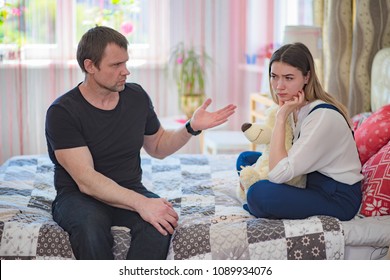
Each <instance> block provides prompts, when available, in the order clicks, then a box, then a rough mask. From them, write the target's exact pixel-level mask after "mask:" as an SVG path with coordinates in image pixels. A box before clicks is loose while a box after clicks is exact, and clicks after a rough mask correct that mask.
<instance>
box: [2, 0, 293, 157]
mask: <svg viewBox="0 0 390 280" xmlns="http://www.w3.org/2000/svg"><path fill="white" fill-rule="evenodd" d="M30 1H31V0H30ZM36 1H39V2H42V1H48V2H56V3H57V14H56V16H57V19H56V20H57V25H56V28H55V30H56V32H57V39H58V40H59V42H60V43H59V44H57V50H59V52H58V51H57V54H59V55H57V56H56V58H55V59H51V57H47V55H48V54H50V53H51V52H52V51H50V48H49V49H43V48H40V47H38V48H35V52H34V51H31V52H30V53H35V55H38V57H36V58H39V59H40V60H33V59H28V57H19V58H18V59H14V60H12V61H11V60H7V59H6V60H3V61H2V62H0V88H1V93H0V109H1V114H0V129H1V136H0V163H2V162H4V161H5V160H6V159H7V158H9V157H10V156H13V155H20V154H38V153H46V152H47V148H46V141H45V136H44V122H45V113H46V110H47V108H48V106H49V105H50V104H51V103H52V102H53V100H54V99H55V98H56V97H58V96H59V95H61V94H63V93H65V92H66V91H68V90H69V89H71V88H73V87H74V86H76V85H77V83H79V82H81V81H82V79H83V75H82V73H81V71H80V70H79V68H78V66H77V64H76V63H75V61H74V55H75V46H76V43H77V39H76V38H75V37H74V36H73V35H72V34H73V33H72V32H73V30H74V28H75V26H74V25H73V24H76V23H74V22H72V21H71V20H70V18H71V17H70V16H69V15H70V13H73V12H74V10H75V9H74V6H73V5H74V3H76V2H75V1H76V0H74V1H60V0H57V1H56V0H36ZM143 1H148V0H143ZM253 1H256V2H257V4H256V5H255V6H252V5H251V2H253ZM22 2H28V0H25V1H22ZM149 2H150V3H152V4H153V5H152V6H153V7H154V9H155V11H157V12H156V13H155V16H154V17H153V18H152V21H151V23H150V26H149V31H150V30H152V31H153V36H152V40H151V42H152V44H153V46H155V48H153V49H151V54H152V55H150V53H149V56H144V57H143V60H144V62H146V63H145V64H142V65H141V63H139V62H140V61H142V60H140V55H141V56H142V54H143V51H142V50H141V51H140V49H137V48H136V46H134V45H132V44H130V50H131V51H130V54H131V57H130V63H129V67H130V72H131V75H130V76H129V78H128V81H129V82H137V83H139V84H141V85H142V86H143V87H144V88H145V90H146V91H147V92H148V93H149V94H150V96H151V98H152V100H153V103H154V105H155V109H156V111H157V113H158V114H159V116H160V117H165V116H170V115H177V114H180V111H179V108H178V102H177V90H176V88H175V83H174V82H173V81H171V80H170V79H169V78H168V76H167V73H166V69H165V62H166V60H167V59H168V57H169V46H173V45H175V44H176V43H178V42H181V41H182V42H184V43H185V44H188V45H190V44H193V45H195V46H198V47H201V48H204V49H205V51H206V52H207V53H208V54H209V55H210V56H211V57H212V59H213V64H212V67H211V69H210V71H209V73H208V76H207V83H206V94H207V95H208V96H209V97H211V98H212V99H213V103H212V105H211V106H210V109H211V110H215V109H217V108H220V107H222V106H225V105H226V104H228V103H234V104H236V105H237V106H238V108H237V112H236V114H235V115H234V116H233V117H232V118H231V120H230V121H229V122H228V124H227V128H228V129H234V130H238V129H239V128H240V126H241V124H242V123H243V122H246V121H248V120H249V95H250V93H251V92H254V91H259V90H260V82H261V71H257V70H256V71H248V70H247V69H246V68H245V67H241V66H242V65H245V63H246V61H245V54H246V53H247V52H248V47H247V46H248V44H249V42H253V40H248V36H252V38H255V40H254V41H255V42H258V43H259V48H261V47H263V46H265V45H267V44H269V43H271V42H273V40H274V37H275V36H274V35H273V32H275V29H274V26H273V25H274V22H275V21H274V15H275V14H278V13H280V12H281V11H282V10H283V9H284V10H286V9H287V6H286V7H284V8H283V7H282V8H283V9H282V8H281V7H280V6H278V9H276V6H275V5H276V3H278V2H279V1H268V0H245V1H242V0H211V1H210V0H198V1H193V0H163V1H161V0H149ZM252 4H253V3H252ZM299 4H300V2H299V1H298V2H297V5H299ZM251 7H255V8H254V9H256V11H255V12H253V11H252V13H251V16H252V18H253V17H254V18H256V17H258V18H257V19H256V21H255V22H256V23H255V24H254V25H255V26H253V23H252V22H253V21H252V20H248V16H249V15H248V8H251ZM59 8H61V9H59ZM164 19H168V20H169V21H165V20H164ZM165 23H166V24H165ZM165 25H166V26H167V27H165ZM60 27H61V28H60ZM265 33H266V34H265ZM257 36H258V38H260V39H257ZM164 46H168V48H165V47H164ZM164 49H166V50H165V51H162V50H164ZM0 50H1V42H0ZM25 54H27V52H25ZM30 58H32V57H30Z"/></svg>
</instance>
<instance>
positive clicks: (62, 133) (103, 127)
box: [46, 83, 160, 192]
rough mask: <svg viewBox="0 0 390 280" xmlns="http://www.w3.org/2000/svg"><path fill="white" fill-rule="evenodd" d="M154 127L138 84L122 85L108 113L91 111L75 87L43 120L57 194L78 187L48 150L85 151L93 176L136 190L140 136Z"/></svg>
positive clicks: (152, 113)
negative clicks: (75, 149)
mask: <svg viewBox="0 0 390 280" xmlns="http://www.w3.org/2000/svg"><path fill="white" fill-rule="evenodd" d="M159 127H160V122H159V120H158V118H157V116H156V113H155V111H154V108H153V104H152V102H151V100H150V98H149V96H148V94H147V93H146V92H145V91H144V90H143V89H142V87H141V86H140V85H138V84H134V83H128V84H126V86H125V89H124V90H123V91H122V92H120V93H119V102H118V104H117V106H116V107H115V109H113V110H101V109H98V108H96V107H94V106H92V105H91V104H90V103H89V102H88V101H87V100H85V99H84V97H83V96H82V94H81V92H80V90H79V88H78V86H77V87H75V88H74V89H72V90H70V91H69V92H67V93H65V94H64V95H62V96H60V97H59V98H58V99H57V100H55V101H54V102H53V104H52V105H51V106H50V107H49V109H48V111H47V115H46V140H47V145H48V152H49V156H50V158H51V160H52V161H53V163H54V165H55V173H54V184H55V187H56V190H57V192H64V191H67V190H74V189H75V188H78V187H77V185H76V183H75V181H74V180H73V179H72V178H71V177H70V175H69V174H68V173H67V172H66V171H65V169H64V168H63V167H62V166H61V165H60V164H59V163H58V161H57V159H56V157H55V154H54V151H55V150H58V149H67V148H75V147H82V146H87V147H88V148H89V150H90V152H91V154H92V158H93V161H94V166H95V169H96V171H98V172H100V173H102V174H103V175H105V176H107V177H109V178H111V179H112V180H114V181H115V182H117V183H118V184H120V185H121V186H124V187H128V188H131V187H132V185H139V184H140V182H141V176H142V170H141V166H140V150H141V148H142V145H143V139H144V138H143V137H144V135H152V134H154V133H156V132H157V130H158V129H159Z"/></svg>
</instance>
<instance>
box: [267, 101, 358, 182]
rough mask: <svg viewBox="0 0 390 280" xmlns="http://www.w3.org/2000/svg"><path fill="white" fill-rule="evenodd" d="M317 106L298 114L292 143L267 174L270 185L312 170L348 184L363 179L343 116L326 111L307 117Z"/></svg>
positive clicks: (310, 105) (352, 140)
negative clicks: (285, 155) (285, 154)
mask: <svg viewBox="0 0 390 280" xmlns="http://www.w3.org/2000/svg"><path fill="white" fill-rule="evenodd" d="M320 103H324V102H323V101H321V100H317V101H314V102H311V103H309V104H307V105H306V106H304V107H302V108H301V110H300V111H299V113H298V121H297V123H296V125H295V127H294V144H293V146H292V148H291V149H290V150H289V151H288V156H287V157H286V158H284V159H282V160H281V161H280V162H279V163H278V164H277V165H276V166H275V167H274V168H273V169H272V170H271V171H270V173H269V174H268V177H269V180H270V181H271V182H274V183H285V182H287V181H289V180H291V179H292V178H293V177H295V176H298V175H302V174H308V173H310V172H313V171H318V172H320V173H322V174H324V175H326V176H328V177H331V178H333V179H334V180H336V181H339V182H342V183H346V184H349V185H352V184H355V183H356V182H358V181H360V180H362V179H363V175H362V174H361V167H362V166H361V163H360V160H359V155H358V151H357V148H356V143H355V140H354V138H353V136H352V132H351V129H350V128H349V126H348V124H347V121H346V120H345V119H344V117H343V115H341V114H340V113H339V112H337V111H335V110H332V109H327V108H319V109H316V110H314V111H313V112H312V113H310V114H309V112H310V110H311V109H312V108H313V107H314V106H316V105H318V104H320ZM308 114H309V115H308ZM298 135H299V138H298Z"/></svg>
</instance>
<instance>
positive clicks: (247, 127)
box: [237, 104, 306, 201]
mask: <svg viewBox="0 0 390 280" xmlns="http://www.w3.org/2000/svg"><path fill="white" fill-rule="evenodd" d="M277 110H278V106H277V105H276V104H274V105H272V106H271V107H269V108H268V109H267V110H266V112H265V116H266V118H265V121H264V123H261V124H260V123H244V124H243V125H242V127H241V130H242V131H243V132H244V135H245V137H246V138H247V139H248V140H249V141H250V142H252V143H254V144H258V145H260V144H263V146H264V149H263V151H262V155H261V156H260V157H259V159H258V160H257V161H256V163H254V164H253V165H250V166H245V167H242V169H241V171H240V172H239V173H240V185H242V187H243V188H244V190H243V189H242V188H241V186H238V188H237V196H238V198H240V199H241V200H242V201H245V200H246V193H247V190H248V189H249V187H250V186H252V185H253V184H254V183H256V182H258V181H260V180H264V179H268V172H269V143H270V141H271V135H272V130H273V127H274V125H275V117H276V111H277ZM292 122H293V120H292V115H291V116H290V117H289V118H288V121H287V124H286V137H285V139H286V149H287V151H288V150H289V149H290V148H291V146H292V141H293V129H292ZM286 183H287V184H289V185H292V186H295V187H299V188H304V187H305V186H306V176H297V177H295V178H293V179H291V180H290V181H288V182H286Z"/></svg>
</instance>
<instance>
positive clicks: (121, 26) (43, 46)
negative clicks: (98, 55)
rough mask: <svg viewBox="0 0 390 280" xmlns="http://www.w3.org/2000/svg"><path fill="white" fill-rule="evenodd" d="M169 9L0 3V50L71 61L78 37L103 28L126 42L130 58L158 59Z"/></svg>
mask: <svg viewBox="0 0 390 280" xmlns="http://www.w3.org/2000/svg"><path fill="white" fill-rule="evenodd" d="M168 11H169V0H71V1H63V0H5V1H4V0H0V51H2V53H3V56H5V59H14V58H20V59H59V58H65V59H74V58H75V52H76V46H77V42H78V41H79V40H80V38H81V36H82V34H83V33H84V32H85V31H86V30H88V29H89V28H91V27H93V26H96V25H107V26H110V27H112V28H115V29H116V30H118V31H120V32H121V33H122V34H124V35H125V36H126V37H127V38H128V40H129V43H130V55H131V58H132V59H144V60H153V61H158V60H160V59H161V57H165V56H166V54H167V52H168V48H169V46H168V44H169V33H168V30H169V29H168V26H169V22H168ZM161 38H164V40H159V41H158V43H157V41H156V40H158V39H161ZM15 51H18V55H20V56H21V57H15V56H17V55H16V54H15Z"/></svg>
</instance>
